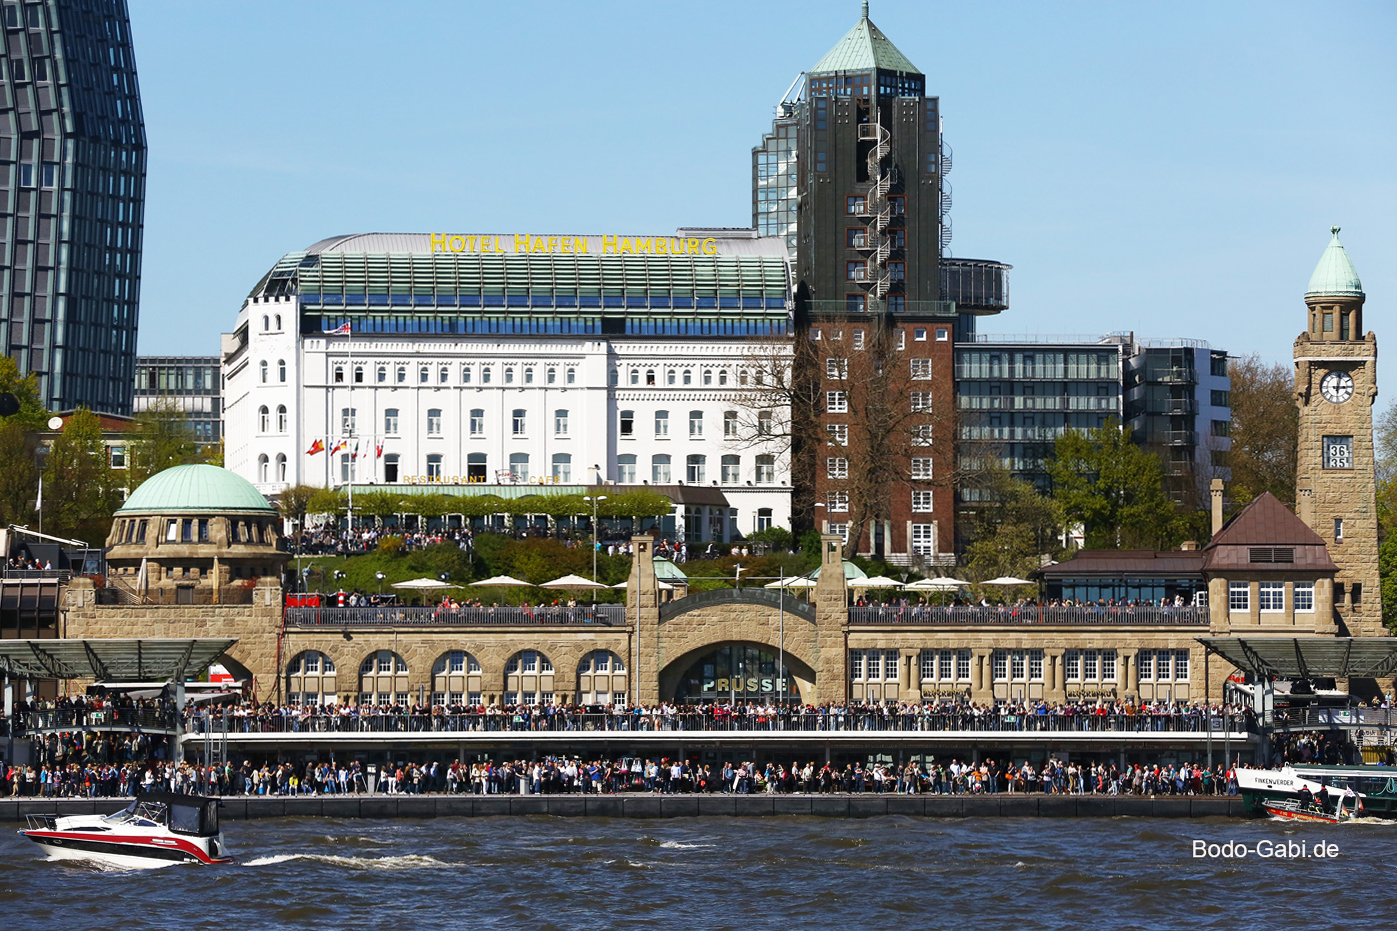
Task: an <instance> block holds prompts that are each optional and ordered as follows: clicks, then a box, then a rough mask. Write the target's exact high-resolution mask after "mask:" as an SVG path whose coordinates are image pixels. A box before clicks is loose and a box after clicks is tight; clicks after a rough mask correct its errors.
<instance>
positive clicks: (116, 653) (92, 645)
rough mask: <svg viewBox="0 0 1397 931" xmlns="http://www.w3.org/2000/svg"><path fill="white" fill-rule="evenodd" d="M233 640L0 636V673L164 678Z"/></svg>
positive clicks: (193, 666)
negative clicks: (31, 638)
mask: <svg viewBox="0 0 1397 931" xmlns="http://www.w3.org/2000/svg"><path fill="white" fill-rule="evenodd" d="M237 642H238V641H237V640H236V639H235V638H229V637H209V638H199V639H194V640H174V639H172V640H0V673H4V674H5V675H8V676H10V677H11V678H15V679H97V680H99V681H113V680H116V681H120V680H128V681H136V682H166V681H170V680H174V679H182V678H184V677H185V676H186V675H189V674H191V673H195V672H199V671H201V670H203V669H206V668H207V667H208V665H209V664H210V663H212V662H213V661H214V660H216V659H218V657H219V656H221V655H222V654H223V651H225V650H227V649H228V648H229V647H231V646H232V645H233V644H235V643H237Z"/></svg>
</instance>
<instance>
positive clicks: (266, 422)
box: [257, 404, 272, 433]
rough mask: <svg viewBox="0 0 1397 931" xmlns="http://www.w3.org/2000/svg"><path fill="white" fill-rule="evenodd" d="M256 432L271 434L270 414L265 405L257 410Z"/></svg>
mask: <svg viewBox="0 0 1397 931" xmlns="http://www.w3.org/2000/svg"><path fill="white" fill-rule="evenodd" d="M257 432H258V433H271V432H272V412H271V410H270V409H269V408H268V407H267V405H265V404H263V405H262V406H261V407H259V408H257Z"/></svg>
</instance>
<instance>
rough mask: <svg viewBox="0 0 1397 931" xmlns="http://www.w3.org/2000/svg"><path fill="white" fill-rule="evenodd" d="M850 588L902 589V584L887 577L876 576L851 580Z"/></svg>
mask: <svg viewBox="0 0 1397 931" xmlns="http://www.w3.org/2000/svg"><path fill="white" fill-rule="evenodd" d="M848 585H849V587H850V588H902V583H901V582H899V581H897V579H890V578H888V577H887V576H886V575H875V576H873V577H872V578H863V579H850V580H849V582H848Z"/></svg>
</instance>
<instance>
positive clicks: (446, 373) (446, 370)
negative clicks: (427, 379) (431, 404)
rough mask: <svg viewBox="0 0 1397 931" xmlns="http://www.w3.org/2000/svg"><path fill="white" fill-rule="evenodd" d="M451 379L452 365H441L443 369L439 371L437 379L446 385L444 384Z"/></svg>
mask: <svg viewBox="0 0 1397 931" xmlns="http://www.w3.org/2000/svg"><path fill="white" fill-rule="evenodd" d="M450 380H451V369H450V367H448V366H445V365H443V366H442V367H441V369H440V370H439V371H438V372H437V381H439V382H441V383H442V384H443V385H444V384H446V383H447V382H449V381H450Z"/></svg>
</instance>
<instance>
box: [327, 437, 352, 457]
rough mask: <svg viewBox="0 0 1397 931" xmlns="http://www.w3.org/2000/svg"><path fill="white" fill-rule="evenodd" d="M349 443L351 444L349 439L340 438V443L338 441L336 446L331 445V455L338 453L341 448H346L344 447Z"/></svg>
mask: <svg viewBox="0 0 1397 931" xmlns="http://www.w3.org/2000/svg"><path fill="white" fill-rule="evenodd" d="M348 445H349V441H348V440H340V441H339V442H338V443H336V444H335V445H334V446H332V447H330V455H332V456H333V455H334V454H335V453H337V452H339V451H340V450H342V449H344V448H345V447H346V446H348Z"/></svg>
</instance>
